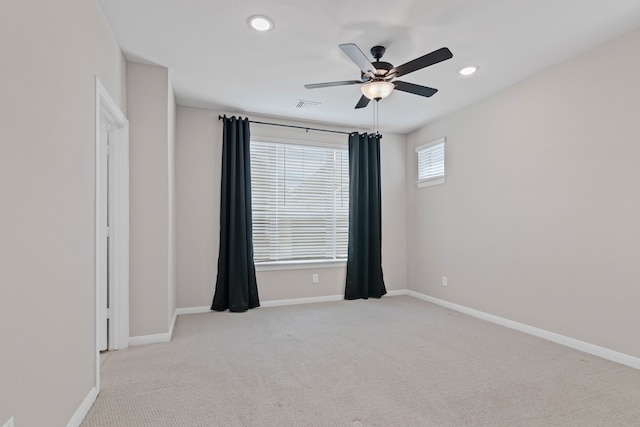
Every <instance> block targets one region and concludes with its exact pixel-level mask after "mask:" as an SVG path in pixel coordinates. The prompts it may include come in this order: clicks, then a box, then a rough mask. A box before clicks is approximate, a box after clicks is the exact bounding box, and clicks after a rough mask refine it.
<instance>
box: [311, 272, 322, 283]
mask: <svg viewBox="0 0 640 427" xmlns="http://www.w3.org/2000/svg"><path fill="white" fill-rule="evenodd" d="M311 280H312V281H313V283H318V282H319V281H320V275H319V274H318V273H313V276H312V278H311Z"/></svg>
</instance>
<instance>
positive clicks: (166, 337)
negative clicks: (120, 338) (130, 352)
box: [129, 309, 179, 347]
mask: <svg viewBox="0 0 640 427" xmlns="http://www.w3.org/2000/svg"><path fill="white" fill-rule="evenodd" d="M178 314H179V313H178V309H176V311H174V312H173V318H172V319H171V324H170V325H169V332H165V333H162V334H152V335H140V336H137V337H129V346H131V347H133V346H136V345H147V344H158V343H163V342H169V341H171V337H172V336H173V328H174V326H175V325H176V318H177V317H178Z"/></svg>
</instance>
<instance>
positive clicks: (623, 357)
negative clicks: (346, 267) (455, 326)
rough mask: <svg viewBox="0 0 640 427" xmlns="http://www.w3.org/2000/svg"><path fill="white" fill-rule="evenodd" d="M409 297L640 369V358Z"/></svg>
mask: <svg viewBox="0 0 640 427" xmlns="http://www.w3.org/2000/svg"><path fill="white" fill-rule="evenodd" d="M407 295H409V296H412V297H414V298H418V299H421V300H423V301H428V302H430V303H433V304H436V305H439V306H442V307H446V308H448V309H451V310H454V311H458V312H460V313H464V314H468V315H469V316H473V317H476V318H478V319H481V320H486V321H487V322H491V323H495V324H497V325H500V326H505V327H507V328H510V329H515V330H516V331H520V332H524V333H525V334H529V335H533V336H535V337H538V338H542V339H545V340H548V341H552V342H554V343H556V344H561V345H564V346H566V347H571V348H573V349H576V350H579V351H582V352H584V353H589V354H592V355H594V356H598V357H602V358H603V359H607V360H611V361H612V362H616V363H620V364H622V365H626V366H630V367H632V368H635V369H640V358H638V357H634V356H631V355H628V354H624V353H620V352H618V351H615V350H611V349H608V348H605V347H600V346H597V345H595V344H591V343H588V342H584V341H580V340H577V339H575V338H570V337H567V336H564V335H560V334H557V333H555V332H551V331H547V330H545V329H540V328H536V327H535V326H530V325H526V324H524V323H519V322H515V321H513V320H509V319H505V318H503V317H499V316H495V315H493V314H489V313H485V312H483V311H479V310H475V309H473V308H469V307H465V306H463V305H458V304H454V303H452V302H449V301H445V300H441V299H438V298H434V297H431V296H429V295H425V294H421V293H419V292H415V291H411V290H409V291H407Z"/></svg>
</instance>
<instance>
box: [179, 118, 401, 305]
mask: <svg viewBox="0 0 640 427" xmlns="http://www.w3.org/2000/svg"><path fill="white" fill-rule="evenodd" d="M218 114H221V113H220V112H217V111H209V110H204V109H197V108H189V107H178V115H177V117H178V118H177V153H176V174H177V175H176V176H177V178H176V186H177V193H176V194H177V206H178V208H177V220H178V225H177V230H178V234H177V238H178V266H177V268H178V307H200V306H206V305H210V304H211V300H212V298H213V293H214V290H215V282H216V274H217V262H218V244H219V233H220V227H219V222H220V220H219V216H220V167H221V162H222V160H221V155H222V122H220V121H219V120H218ZM250 117H251V119H254V120H258V121H276V122H278V123H292V124H297V125H302V126H314V127H315V125H310V124H305V123H300V122H291V121H286V120H282V119H278V120H273V119H269V118H264V117H259V116H254V115H250ZM336 129H338V128H336ZM340 130H345V129H340ZM347 130H348V131H352V130H354V129H347ZM251 133H252V135H255V136H264V137H272V138H274V137H279V138H285V139H296V138H300V139H304V140H311V141H321V142H322V141H325V142H335V141H339V142H344V143H345V144H346V140H347V136H346V135H336V134H327V133H318V132H309V133H305V131H303V130H293V129H287V128H277V127H271V126H264V125H262V126H261V125H252V127H251ZM405 139H406V138H405V137H404V136H402V135H394V134H386V133H385V134H384V136H383V138H382V143H381V168H382V202H383V206H382V210H383V212H382V215H383V225H382V245H383V248H382V251H383V254H382V256H383V270H384V277H385V282H386V285H387V289H388V290H396V289H406V228H405V221H406V215H405V192H406V184H405V174H404V172H403V170H404V167H405V163H406V160H405V144H406V141H405ZM345 270H346V269H345V268H344V267H343V268H326V269H314V270H286V271H259V272H258V277H257V279H258V291H259V293H260V299H261V301H270V300H280V299H291V298H305V297H315V296H327V295H338V294H342V293H344V280H345V273H346V272H345ZM314 272H317V273H319V275H320V282H319V283H317V284H313V283H312V282H311V275H312V273H314Z"/></svg>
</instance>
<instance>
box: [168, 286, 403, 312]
mask: <svg viewBox="0 0 640 427" xmlns="http://www.w3.org/2000/svg"><path fill="white" fill-rule="evenodd" d="M398 295H407V290H406V289H399V290H394V291H387V294H386V295H385V296H388V297H395V296H398ZM343 299H344V295H326V296H321V297H309V298H290V299H280V300H271V301H262V302H260V307H281V306H285V305H296V304H311V303H316V302H330V301H341V300H343ZM210 312H211V307H209V306H208V305H206V306H202V307H183V308H178V309H176V313H177V314H178V316H179V315H182V314H200V313H210Z"/></svg>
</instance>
